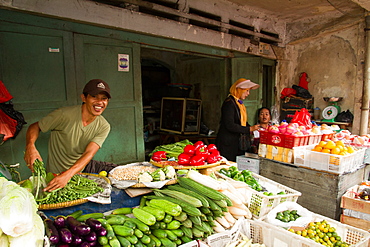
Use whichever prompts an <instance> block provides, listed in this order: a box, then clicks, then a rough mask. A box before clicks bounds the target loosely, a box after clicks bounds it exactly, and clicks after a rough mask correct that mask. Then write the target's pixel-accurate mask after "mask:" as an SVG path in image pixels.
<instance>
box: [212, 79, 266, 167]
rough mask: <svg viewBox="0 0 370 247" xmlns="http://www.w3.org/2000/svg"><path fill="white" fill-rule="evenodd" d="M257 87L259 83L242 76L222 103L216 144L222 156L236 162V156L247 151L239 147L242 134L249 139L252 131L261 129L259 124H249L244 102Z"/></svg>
mask: <svg viewBox="0 0 370 247" xmlns="http://www.w3.org/2000/svg"><path fill="white" fill-rule="evenodd" d="M257 88H259V85H258V84H256V83H254V82H252V81H250V80H247V79H244V78H240V79H238V80H237V81H236V82H235V83H234V84H233V85H232V86H231V87H230V90H229V93H230V94H229V95H228V97H227V98H226V99H225V101H224V102H223V104H222V107H221V121H220V127H219V130H218V133H217V137H216V146H217V149H218V150H219V151H220V154H221V156H223V157H225V158H226V159H227V160H229V161H234V162H235V161H236V156H238V155H242V154H244V153H245V152H246V151H247V150H240V149H239V137H240V135H241V134H246V135H247V137H248V140H250V133H251V132H253V131H255V130H258V129H259V125H254V126H250V125H249V124H248V118H247V110H246V108H245V105H244V104H243V100H244V99H246V98H247V97H248V95H249V91H250V90H252V89H257ZM249 148H250V143H249Z"/></svg>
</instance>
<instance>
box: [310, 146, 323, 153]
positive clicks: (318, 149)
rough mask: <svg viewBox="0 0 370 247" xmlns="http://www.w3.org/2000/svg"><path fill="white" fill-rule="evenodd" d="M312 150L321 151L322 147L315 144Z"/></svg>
mask: <svg viewBox="0 0 370 247" xmlns="http://www.w3.org/2000/svg"><path fill="white" fill-rule="evenodd" d="M312 151H316V152H321V151H322V147H321V146H319V145H316V146H315V147H314V148H313V149H312Z"/></svg>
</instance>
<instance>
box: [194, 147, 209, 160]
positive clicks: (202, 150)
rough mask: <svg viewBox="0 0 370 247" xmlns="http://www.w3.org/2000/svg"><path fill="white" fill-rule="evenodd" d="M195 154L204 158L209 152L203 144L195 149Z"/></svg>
mask: <svg viewBox="0 0 370 247" xmlns="http://www.w3.org/2000/svg"><path fill="white" fill-rule="evenodd" d="M195 155H200V156H203V157H204V158H205V159H207V157H208V156H209V152H208V150H207V148H206V147H205V146H203V147H200V148H198V149H196V150H195Z"/></svg>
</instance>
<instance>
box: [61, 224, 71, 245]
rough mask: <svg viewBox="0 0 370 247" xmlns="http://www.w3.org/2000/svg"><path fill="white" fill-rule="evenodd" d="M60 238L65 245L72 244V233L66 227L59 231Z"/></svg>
mask: <svg viewBox="0 0 370 247" xmlns="http://www.w3.org/2000/svg"><path fill="white" fill-rule="evenodd" d="M59 236H60V240H61V241H62V242H63V243H66V244H70V243H72V233H71V231H70V230H69V229H68V228H66V227H62V228H60V229H59Z"/></svg>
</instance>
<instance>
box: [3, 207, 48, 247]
mask: <svg viewBox="0 0 370 247" xmlns="http://www.w3.org/2000/svg"><path fill="white" fill-rule="evenodd" d="M44 235H45V226H44V222H43V221H42V219H41V217H40V216H39V215H38V214H36V213H35V214H33V225H32V230H31V231H29V232H27V233H26V234H23V235H21V236H19V237H11V236H9V237H8V239H9V243H10V245H9V247H21V246H22V247H23V246H27V247H42V246H43V245H44ZM0 246H1V245H0Z"/></svg>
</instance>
